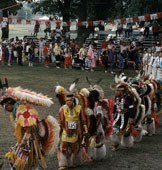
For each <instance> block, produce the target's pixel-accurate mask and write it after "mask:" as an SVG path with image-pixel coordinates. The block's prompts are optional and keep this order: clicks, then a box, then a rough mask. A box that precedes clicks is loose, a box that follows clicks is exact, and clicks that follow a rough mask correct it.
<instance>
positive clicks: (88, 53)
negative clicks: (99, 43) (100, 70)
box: [87, 44, 96, 71]
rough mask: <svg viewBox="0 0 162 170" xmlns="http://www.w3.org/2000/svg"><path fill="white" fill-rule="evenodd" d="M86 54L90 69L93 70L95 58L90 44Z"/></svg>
mask: <svg viewBox="0 0 162 170" xmlns="http://www.w3.org/2000/svg"><path fill="white" fill-rule="evenodd" d="M87 55H88V58H89V59H90V61H91V71H94V68H95V67H96V58H95V53H94V49H93V45H92V44H90V45H89V48H88V52H87Z"/></svg>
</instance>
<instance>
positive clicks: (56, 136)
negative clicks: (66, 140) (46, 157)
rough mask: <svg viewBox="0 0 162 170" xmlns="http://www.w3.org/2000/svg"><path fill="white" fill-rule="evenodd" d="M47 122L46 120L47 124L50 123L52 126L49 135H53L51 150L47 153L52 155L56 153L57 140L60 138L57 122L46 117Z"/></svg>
mask: <svg viewBox="0 0 162 170" xmlns="http://www.w3.org/2000/svg"><path fill="white" fill-rule="evenodd" d="M47 120H48V122H50V123H51V124H52V125H53V129H50V130H51V133H53V135H54V136H53V143H52V148H51V150H50V151H49V152H48V153H49V154H53V153H54V152H55V151H56V149H57V146H58V143H59V140H60V138H59V133H60V126H59V124H58V121H57V120H56V119H55V118H54V117H53V116H51V115H48V116H47Z"/></svg>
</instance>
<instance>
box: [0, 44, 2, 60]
mask: <svg viewBox="0 0 162 170" xmlns="http://www.w3.org/2000/svg"><path fill="white" fill-rule="evenodd" d="M1 61H2V43H1V42H0V63H1Z"/></svg>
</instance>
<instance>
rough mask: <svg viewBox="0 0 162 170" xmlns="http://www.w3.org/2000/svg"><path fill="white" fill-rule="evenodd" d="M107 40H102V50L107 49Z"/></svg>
mask: <svg viewBox="0 0 162 170" xmlns="http://www.w3.org/2000/svg"><path fill="white" fill-rule="evenodd" d="M107 45H108V42H107V41H106V38H105V39H104V40H103V41H102V52H103V51H105V50H106V49H107Z"/></svg>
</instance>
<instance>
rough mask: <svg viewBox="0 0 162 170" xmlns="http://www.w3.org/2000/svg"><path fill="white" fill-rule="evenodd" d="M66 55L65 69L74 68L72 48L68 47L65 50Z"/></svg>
mask: <svg viewBox="0 0 162 170" xmlns="http://www.w3.org/2000/svg"><path fill="white" fill-rule="evenodd" d="M64 51H65V55H64V68H65V69H68V68H72V56H71V49H70V46H69V45H68V46H67V47H66V48H65V50H64Z"/></svg>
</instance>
